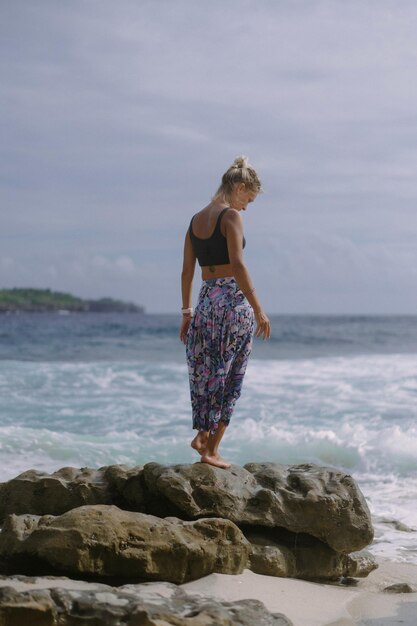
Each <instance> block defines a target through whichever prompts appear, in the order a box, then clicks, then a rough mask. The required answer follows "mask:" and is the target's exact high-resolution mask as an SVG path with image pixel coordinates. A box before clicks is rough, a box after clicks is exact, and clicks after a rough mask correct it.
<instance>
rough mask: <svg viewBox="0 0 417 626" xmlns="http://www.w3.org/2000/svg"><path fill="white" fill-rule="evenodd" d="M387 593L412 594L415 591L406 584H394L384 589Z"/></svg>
mask: <svg viewBox="0 0 417 626" xmlns="http://www.w3.org/2000/svg"><path fill="white" fill-rule="evenodd" d="M384 591H386V592H387V593H414V592H415V591H417V590H416V589H413V588H412V587H411V585H409V584H408V583H395V584H394V585H388V587H385V588H384Z"/></svg>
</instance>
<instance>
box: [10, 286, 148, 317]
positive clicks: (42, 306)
mask: <svg viewBox="0 0 417 626" xmlns="http://www.w3.org/2000/svg"><path fill="white" fill-rule="evenodd" d="M13 311H27V312H34V313H35V312H48V311H71V312H79V313H83V312H84V313H100V312H103V313H104V312H108V313H113V312H116V313H143V312H144V308H143V307H142V306H139V305H137V304H133V303H131V302H122V301H121V300H114V299H113V298H100V299H99V300H83V299H82V298H77V297H76V296H73V295H71V294H70V293H63V292H60V291H51V290H50V289H18V288H14V289H0V313H5V312H13Z"/></svg>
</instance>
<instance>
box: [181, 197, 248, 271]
mask: <svg viewBox="0 0 417 626" xmlns="http://www.w3.org/2000/svg"><path fill="white" fill-rule="evenodd" d="M227 210H228V207H226V208H225V209H223V211H221V213H220V214H219V217H218V218H217V222H216V226H215V227H214V231H213V234H212V235H211V237H207V238H206V239H200V237H196V236H195V235H194V233H193V229H192V223H193V219H194V217H195V216H194V215H193V217H192V218H191V222H190V227H189V229H188V231H189V233H190V239H191V243H192V246H193V250H194V254H195V255H196V257H197V260H198V264H199V265H200V267H204V266H206V265H225V264H227V263H230V259H229V252H228V250H227V239H226V237H225V236H224V235H223V234H222V232H221V230H220V223H221V221H222V217H223V215H224V214H225V213H226V211H227ZM245 245H246V240H245V238H244V237H243V247H245Z"/></svg>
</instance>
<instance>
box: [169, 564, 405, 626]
mask: <svg viewBox="0 0 417 626" xmlns="http://www.w3.org/2000/svg"><path fill="white" fill-rule="evenodd" d="M378 564H379V567H378V569H376V570H374V571H373V572H371V573H370V574H369V575H368V576H367V577H366V578H361V579H358V578H355V579H349V580H351V581H352V582H353V584H349V585H342V584H334V583H328V582H310V581H306V580H300V579H295V578H277V577H274V576H264V575H260V574H255V573H253V572H251V571H250V570H244V572H243V573H242V574H237V575H230V574H210V575H209V576H206V577H204V578H200V579H199V580H195V581H192V582H189V583H185V584H183V585H181V587H182V588H183V589H184V590H185V591H186V592H187V593H188V594H190V595H202V596H212V597H214V598H216V599H217V600H225V601H236V600H242V599H256V600H260V601H261V602H263V603H264V604H265V606H266V608H267V609H268V610H269V611H271V612H272V613H275V612H277V613H283V614H284V615H286V616H287V617H288V618H289V619H290V620H291V621H292V622H293V624H294V626H353V625H355V626H357V625H359V626H365V625H366V626H396V625H397V624H402V626H415V624H416V621H417V618H416V615H417V565H413V564H408V563H398V562H395V561H390V560H389V559H378ZM397 583H408V584H409V585H410V586H411V587H412V588H413V589H414V590H415V591H414V592H413V593H389V592H386V591H385V592H384V591H383V590H384V588H385V587H388V586H390V585H393V584H397Z"/></svg>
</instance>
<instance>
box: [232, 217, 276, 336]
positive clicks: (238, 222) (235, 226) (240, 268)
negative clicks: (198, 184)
mask: <svg viewBox="0 0 417 626" xmlns="http://www.w3.org/2000/svg"><path fill="white" fill-rule="evenodd" d="M225 218H226V220H225V231H226V238H227V250H228V253H229V260H230V264H231V266H232V271H233V275H234V277H235V279H236V282H237V283H238V285H239V287H240V289H241V290H242V291H243V293H244V294H245V296H246V298H247V299H248V301H249V304H250V305H251V306H252V308H253V310H254V312H255V316H256V322H257V329H256V332H255V334H256V336H257V337H259V336H261V335H263V339H266V338H267V337H268V338H269V337H270V335H271V325H270V323H269V319H268V317H267V316H266V314H265V312H264V310H263V308H262V305H261V302H260V300H259V298H258V296H257V294H256V292H255V291H254V286H253V283H252V279H251V277H250V274H249V271H248V268H247V267H246V265H245V262H244V260H243V251H242V241H243V221H242V217H241V215H240V214H239V212H238V211H236V210H231V211H230V210H229V211H227V213H226V215H225Z"/></svg>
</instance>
